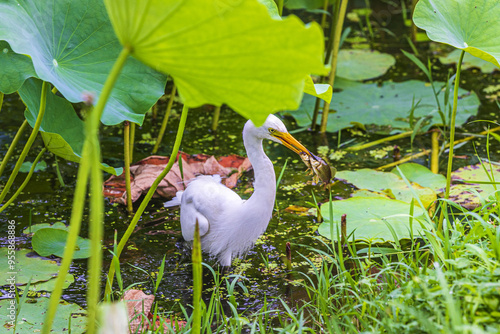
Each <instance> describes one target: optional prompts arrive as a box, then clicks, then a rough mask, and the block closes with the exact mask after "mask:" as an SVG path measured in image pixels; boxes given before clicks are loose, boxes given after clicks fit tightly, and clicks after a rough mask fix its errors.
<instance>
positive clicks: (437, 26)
mask: <svg viewBox="0 0 500 334" xmlns="http://www.w3.org/2000/svg"><path fill="white" fill-rule="evenodd" d="M499 17H500V2H499V1H496V0H420V1H419V2H418V3H417V5H416V6H415V11H414V14H413V21H414V22H415V25H416V26H417V27H419V28H421V29H424V30H425V31H426V32H427V36H429V38H430V39H432V40H433V41H436V42H441V43H446V44H449V45H452V46H454V47H456V48H457V49H462V50H465V51H467V52H469V53H470V54H472V55H473V56H476V57H478V58H481V59H484V60H486V61H489V62H491V63H493V64H495V65H496V66H498V67H500V34H499V33H498V32H499V31H500V20H498V18H499Z"/></svg>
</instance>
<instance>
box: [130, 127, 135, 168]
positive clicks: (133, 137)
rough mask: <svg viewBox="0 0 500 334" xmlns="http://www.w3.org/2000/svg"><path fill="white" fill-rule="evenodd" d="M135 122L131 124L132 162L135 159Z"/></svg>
mask: <svg viewBox="0 0 500 334" xmlns="http://www.w3.org/2000/svg"><path fill="white" fill-rule="evenodd" d="M134 143H135V123H133V122H132V124H130V156H129V157H130V159H129V161H130V163H132V161H134Z"/></svg>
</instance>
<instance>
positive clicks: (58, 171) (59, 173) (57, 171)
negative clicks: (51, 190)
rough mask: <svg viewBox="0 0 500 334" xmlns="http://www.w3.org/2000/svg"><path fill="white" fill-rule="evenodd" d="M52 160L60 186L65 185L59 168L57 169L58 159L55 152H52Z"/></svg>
mask: <svg viewBox="0 0 500 334" xmlns="http://www.w3.org/2000/svg"><path fill="white" fill-rule="evenodd" d="M54 162H55V164H56V175H57V180H58V181H59V183H60V184H61V187H66V184H65V183H64V180H63V177H62V175H61V170H60V169H59V161H58V160H57V155H55V154H54Z"/></svg>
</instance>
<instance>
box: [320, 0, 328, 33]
mask: <svg viewBox="0 0 500 334" xmlns="http://www.w3.org/2000/svg"><path fill="white" fill-rule="evenodd" d="M328 4H329V1H328V0H323V14H322V15H321V28H323V29H325V28H326V10H327V9H328Z"/></svg>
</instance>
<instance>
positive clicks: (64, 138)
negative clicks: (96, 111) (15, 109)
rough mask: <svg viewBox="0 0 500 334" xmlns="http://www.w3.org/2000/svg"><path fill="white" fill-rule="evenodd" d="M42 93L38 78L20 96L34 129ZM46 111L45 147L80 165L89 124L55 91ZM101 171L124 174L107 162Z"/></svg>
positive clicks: (44, 125) (41, 129)
mask: <svg viewBox="0 0 500 334" xmlns="http://www.w3.org/2000/svg"><path fill="white" fill-rule="evenodd" d="M41 94H42V82H41V81H40V80H39V79H35V78H30V79H28V80H26V81H25V82H24V85H23V86H22V87H21V88H20V89H19V95H20V96H21V99H22V100H23V102H24V103H25V104H26V106H27V108H26V111H25V113H24V116H25V117H26V120H27V121H28V123H29V124H30V125H31V126H32V127H33V126H34V125H35V122H36V118H37V116H38V111H39V109H40V96H41ZM45 108H46V109H45V114H44V115H43V120H42V124H41V126H40V131H42V138H43V140H44V142H45V146H46V147H47V149H48V150H49V151H51V152H52V153H54V154H56V155H58V156H60V157H61V158H64V159H66V160H69V161H74V162H80V159H81V156H82V150H83V142H84V140H85V133H84V128H85V124H84V123H83V121H82V120H81V119H80V118H79V117H78V116H77V115H76V112H75V110H74V109H73V106H72V105H71V103H69V102H68V101H66V100H65V99H63V98H60V97H59V96H56V95H55V94H53V93H52V92H51V91H49V92H47V104H46V107H45ZM101 168H102V169H103V170H104V171H106V172H108V173H111V174H114V175H120V174H121V173H122V168H113V167H110V166H109V165H107V164H105V163H102V164H101Z"/></svg>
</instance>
